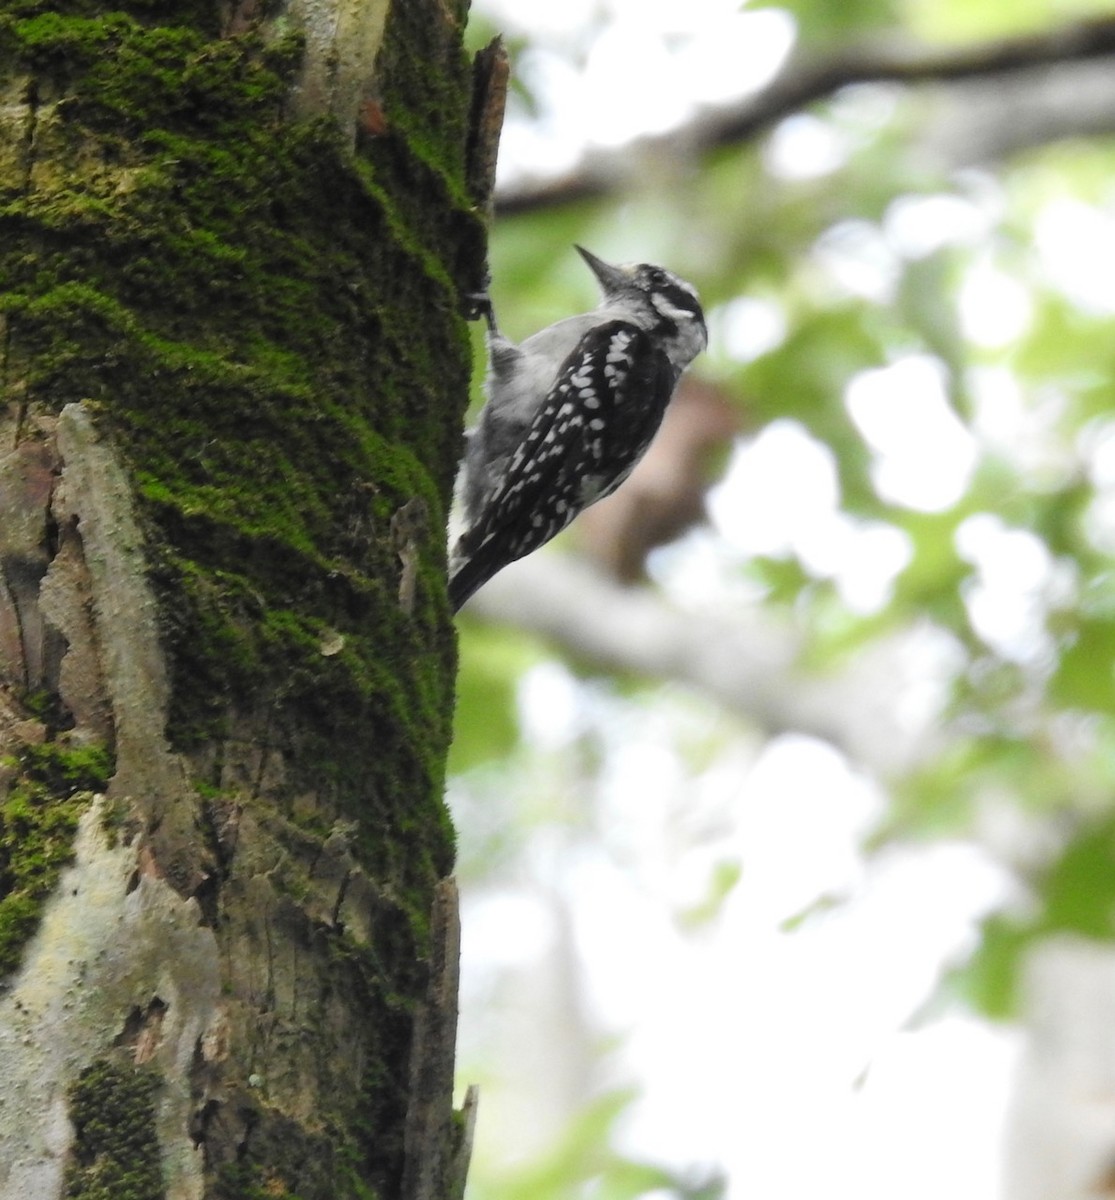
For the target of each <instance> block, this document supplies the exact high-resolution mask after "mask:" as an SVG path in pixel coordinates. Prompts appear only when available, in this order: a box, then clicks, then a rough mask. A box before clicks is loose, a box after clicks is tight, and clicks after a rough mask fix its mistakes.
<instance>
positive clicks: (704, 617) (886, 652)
mask: <svg viewBox="0 0 1115 1200" xmlns="http://www.w3.org/2000/svg"><path fill="white" fill-rule="evenodd" d="M466 611H467V612H468V613H469V614H471V615H473V616H477V617H480V618H481V619H484V620H492V621H498V622H500V623H504V624H507V625H511V626H514V627H517V628H519V629H523V630H526V631H528V632H530V633H535V634H539V635H541V636H543V637H545V638H548V639H550V640H552V641H553V642H555V643H557V644H558V645H560V646H561V647H563V648H564V649H565V650H567V651H568V652H569V653H571V654H572V655H573V656H574V657H576V658H580V659H581V660H582V661H587V662H590V663H593V664H595V665H598V666H599V667H601V668H602V669H607V670H613V671H621V672H628V673H633V674H636V675H644V676H650V677H652V678H659V679H669V680H676V681H678V682H680V683H684V684H687V685H689V686H691V687H693V688H695V689H697V690H698V691H700V692H703V693H704V694H705V695H707V696H709V697H710V698H711V699H713V700H715V701H716V702H718V703H720V704H723V705H724V706H725V707H726V708H728V709H730V710H732V711H735V712H737V713H740V714H741V715H743V716H744V717H745V718H746V719H747V720H749V721H751V722H753V723H754V724H756V725H758V726H759V727H760V728H761V729H763V730H764V731H765V732H767V733H769V734H776V733H783V732H796V733H806V734H811V735H813V736H815V737H818V738H822V739H823V740H825V741H828V742H831V743H832V744H833V745H835V746H838V747H839V748H840V749H842V750H844V751H845V753H847V754H848V755H849V757H850V758H852V759H853V760H854V761H855V762H857V763H859V764H860V765H862V766H864V767H866V768H868V769H869V770H871V771H874V772H875V773H877V774H879V775H889V774H892V773H900V772H903V771H905V770H908V769H910V768H911V767H913V766H915V765H916V764H917V763H919V762H924V761H926V759H927V758H928V757H930V756H931V755H932V754H933V753H934V752H937V751H939V750H940V749H941V746H942V744H943V742H944V741H946V740H947V737H948V735H947V734H943V733H942V732H941V731H940V730H939V729H937V727H936V724H935V722H936V718H937V716H938V711H937V708H938V706H937V704H936V703H935V701H934V698H933V697H931V696H927V681H928V680H929V678H930V677H931V676H933V674H934V670H935V668H934V667H933V666H931V665H929V662H939V661H940V660H939V657H938V656H937V655H936V650H935V648H934V647H933V646H930V645H927V643H928V641H929V640H930V639H928V638H926V637H919V635H918V633H917V631H916V630H914V631H908V632H906V633H903V634H899V635H896V636H894V637H891V638H888V639H883V640H881V641H879V642H878V643H876V644H874V645H872V646H871V647H870V648H869V649H865V650H864V651H863V652H861V653H860V654H859V655H858V656H856V657H855V658H854V659H850V660H849V661H848V663H847V664H846V665H844V666H842V667H841V668H839V669H837V670H833V671H832V672H830V673H828V674H820V673H816V672H812V673H811V672H808V671H806V670H805V669H804V668H803V667H802V666H801V664H800V661H799V660H800V658H801V655H802V652H803V650H804V644H803V639H802V637H801V635H800V634H799V632H798V631H797V630H796V629H795V628H794V626H793V624H792V623H791V622H790V621H789V620H780V619H779V618H778V617H776V616H774V615H772V614H770V613H768V612H764V611H762V610H761V609H759V608H758V607H757V606H755V607H740V608H738V609H737V610H735V611H732V612H725V611H722V610H721V611H717V612H714V613H707V612H700V613H694V612H685V611H682V610H680V609H678V608H675V607H672V606H671V605H670V604H668V603H667V602H666V601H665V600H664V599H663V598H662V597H661V596H660V595H659V594H657V593H655V592H654V591H652V590H650V589H648V588H630V587H622V586H620V585H618V584H616V583H614V582H613V581H612V580H610V579H609V578H608V577H606V576H605V575H603V574H602V573H600V572H599V571H597V570H596V569H595V568H593V567H591V566H590V565H589V564H588V563H587V562H586V561H585V560H584V559H580V558H577V557H575V556H573V555H563V556H559V555H557V554H536V555H533V556H532V557H530V558H526V559H520V560H519V561H518V562H515V563H512V564H511V565H510V566H509V567H507V568H506V569H504V570H503V571H501V572H500V574H499V575H497V576H496V577H495V578H494V579H493V580H492V581H491V582H490V583H488V584H485V586H484V588H483V589H482V590H481V591H480V592H478V593H477V595H476V596H475V598H474V599H473V600H471V601H470V602H469V605H468V608H467V609H466ZM927 659H928V662H927ZM929 690H932V689H929ZM918 696H920V699H917V698H916V697H918Z"/></svg>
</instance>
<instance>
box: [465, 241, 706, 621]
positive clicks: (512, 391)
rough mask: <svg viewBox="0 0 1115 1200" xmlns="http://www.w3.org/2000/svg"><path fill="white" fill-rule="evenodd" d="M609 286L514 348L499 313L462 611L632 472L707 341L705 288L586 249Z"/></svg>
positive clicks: (473, 472) (472, 435)
mask: <svg viewBox="0 0 1115 1200" xmlns="http://www.w3.org/2000/svg"><path fill="white" fill-rule="evenodd" d="M575 248H576V250H577V252H578V253H579V254H580V256H581V257H582V258H583V259H584V260H585V262H586V263H587V264H588V267H589V269H590V270H591V271H592V273H593V274H594V275H595V276H596V279H597V281H598V283H599V284H600V288H601V291H602V293H603V297H602V299H601V302H600V305H599V306H598V307H597V308H596V309H595V310H594V311H592V312H589V313H583V314H581V315H579V316H575V317H566V318H565V319H564V320H562V321H558V322H557V323H556V324H554V325H550V326H548V327H547V328H546V329H543V330H541V331H540V332H538V333H536V334H534V335H533V336H531V337H529V338H527V339H526V341H524V342H522V343H520V344H519V345H515V344H514V343H513V342H511V341H509V340H508V339H507V338H505V337H504V336H503V334H501V333H500V331H499V329H498V327H497V325H496V321H495V316H494V313H493V311H492V306H491V303H490V301H488V300H487V298H486V297H485V298H483V303H482V308H483V311H484V313H485V315H486V317H487V320H488V377H487V380H486V383H485V391H486V394H487V403H486V404H485V405H484V408H483V410H482V412H481V413H480V418H479V420H478V421H477V423H476V426H475V427H474V428H473V429H471V430H470V431H469V432H468V433H467V434H466V439H467V441H466V448H465V454H464V458H463V460H462V462H461V469H460V472H459V474H458V477H457V487H456V497H457V505H458V508H459V510H460V518H461V522H462V526H463V528H462V532H461V533H460V535H459V537H457V538H456V540H455V542H454V544H453V546H452V548H451V552H450V564H449V565H450V580H449V596H450V600H451V602H452V604H453V610H454V612H456V611H457V610H458V609H459V608H460V607H461V605H462V604H464V602H465V601H466V600H467V599H468V598H469V597H470V596H471V595H472V594H473V592H475V591H476V590H477V588H479V587H480V586H481V585H483V584H484V583H486V582H487V581H488V580H489V579H491V577H492V576H493V575H495V574H496V572H497V571H500V570H502V568H503V567H505V566H506V565H507V564H508V563H510V562H514V561H515V559H517V558H522V557H523V556H524V555H527V554H529V553H530V552H531V551H532V550H537V549H538V547H539V546H542V545H544V544H545V543H546V542H548V541H549V540H550V538H552V537H553V536H554V535H555V534H557V533H560V532H561V530H563V529H564V528H565V527H566V526H567V525H568V524H569V522H570V521H572V520H573V518H574V517H575V516H576V515H577V514H578V513H579V512H580V511H581V510H582V509H584V508H587V507H588V506H589V505H590V504H594V503H595V502H596V501H597V500H602V499H603V498H604V497H605V496H607V495H610V494H611V493H612V492H614V491H615V490H616V488H617V487H619V485H620V484H621V483H622V482H623V481H624V480H625V479H626V478H627V476H628V475H630V473H631V471H632V469H633V468H634V466H635V464H636V463H637V462H638V461H639V459H640V458H641V457H642V456H643V453H644V452H645V451H646V449H647V447H648V446H649V445H650V441H651V439H652V438H653V437H654V434H655V433H656V431H657V430H658V426H659V424H660V423H661V421H662V416H663V414H664V413H665V411H666V405H667V404H668V403H669V401H670V397H671V396H672V395H673V392H674V388H675V387H676V386H677V382H678V380H679V379H680V378H681V374H682V372H683V371H684V370H685V368H686V367H687V366H688V365H689V364H690V362H692V361H693V359H694V358H695V357H696V356H697V355H698V354H699V353H700V352H701V351H702V350H703V349H704V348H705V347H706V346H707V345H708V330H707V328H706V326H705V318H704V314H703V312H702V311H701V302H700V300H699V299H698V297H697V292H696V289H695V288H694V287H693V286H692V285H691V284H688V283H686V282H685V280H683V279H679V278H678V276H676V275H673V274H671V273H670V272H669V271H667V270H665V269H663V268H662V267H656V266H653V265H651V264H650V263H638V264H629V265H623V266H612V265H611V264H609V263H606V262H604V261H603V260H601V259H599V258H597V257H596V255H595V254H591V253H590V252H589V251H588V250H585V249H584V248H583V247H581V246H577V247H575Z"/></svg>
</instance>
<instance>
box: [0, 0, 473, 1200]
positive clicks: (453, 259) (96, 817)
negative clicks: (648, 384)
mask: <svg viewBox="0 0 1115 1200" xmlns="http://www.w3.org/2000/svg"><path fill="white" fill-rule="evenodd" d="M466 7H467V5H466V3H465V0H406V2H405V3H403V2H402V0H399V2H396V3H391V2H390V0H286V2H284V3H270V4H261V3H258V2H257V0H241V2H240V3H239V4H232V3H224V2H218V0H192V2H187V0H175V2H173V3H171V2H170V0H167V2H165V3H162V2H159V0H132V2H130V3H127V2H125V3H117V4H114V5H111V6H109V5H105V6H99V5H96V4H92V3H68V4H60V3H55V4H48V3H37V2H35V0H20V2H18V3H15V2H14V3H10V4H9V5H7V6H6V11H5V12H3V13H0V92H2V99H0V281H2V289H0V322H2V324H0V387H2V388H3V391H4V398H5V409H4V416H3V423H2V427H0V438H2V441H0V567H2V586H0V671H2V679H0V753H2V754H3V755H4V758H3V766H2V772H3V778H2V780H0V782H2V783H3V785H4V787H5V789H6V796H4V798H3V799H2V800H0V972H2V974H3V979H4V983H3V990H2V992H0V1062H2V1063H3V1067H2V1069H0V1196H2V1197H4V1198H5V1200H8V1198H10V1200H15V1198H17V1197H18V1198H20V1200H22V1198H24V1197H43V1198H47V1197H56V1196H62V1195H67V1196H81V1197H94V1196H96V1197H109V1196H111V1197H114V1198H118V1197H126V1198H127V1200H142V1198H145V1197H162V1196H166V1197H172V1198H175V1200H177V1198H179V1197H181V1198H186V1197H189V1198H191V1200H194V1198H200V1197H207V1198H208V1197H229V1198H231V1197H248V1196H260V1195H268V1196H285V1195H290V1196H294V1195H297V1196H298V1197H300V1198H301V1200H311V1198H317V1197H320V1198H321V1200H326V1198H328V1200H333V1198H335V1197H349V1196H351V1197H364V1198H366V1197H370V1196H377V1197H380V1198H381V1200H386V1198H389V1197H396V1196H407V1197H426V1196H430V1197H433V1196H438V1197H442V1196H451V1195H454V1194H459V1193H460V1190H461V1188H462V1187H463V1174H462V1167H461V1159H462V1143H463V1135H462V1133H461V1132H460V1125H459V1122H457V1121H455V1120H454V1119H453V1114H452V1111H451V1088H452V1039H453V1026H454V1021H455V1012H456V1009H455V1005H456V975H455V971H456V956H455V945H456V942H455V938H456V910H455V892H454V890H453V887H452V884H451V881H449V880H448V879H447V876H448V874H449V872H450V870H451V867H452V862H453V835H452V829H451V827H450V823H449V820H448V817H447V815H446V812H445V809H444V807H443V803H442V784H443V770H444V760H445V754H446V751H447V746H448V742H449V737H450V720H451V710H452V701H453V679H454V672H455V641H454V636H453V630H452V623H451V616H450V612H449V609H448V606H447V603H446V599H445V593H444V536H443V530H444V516H445V511H446V506H447V504H448V500H449V492H450V487H451V482H452V476H453V472H454V467H455V462H456V458H457V450H458V439H459V428H460V418H461V416H462V414H463V411H464V407H465V404H466V402H467V381H468V375H469V361H468V360H469V343H468V338H467V336H466V329H465V324H464V319H463V314H462V306H461V303H460V299H459V297H460V295H461V294H462V293H466V292H468V291H471V290H475V289H476V287H477V285H478V283H479V282H480V281H481V280H482V278H483V259H484V241H485V229H484V221H483V212H484V205H485V202H486V199H487V197H486V195H485V194H483V193H484V189H485V187H489V186H490V180H487V181H485V180H484V179H483V178H481V175H482V173H479V174H478V171H477V168H476V161H477V158H478V156H480V157H481V158H483V157H484V155H486V154H489V152H490V146H488V147H485V146H483V145H480V144H478V142H479V141H482V140H483V139H482V137H481V138H479V139H478V135H477V134H475V133H474V132H472V131H471V130H470V113H472V114H473V121H474V123H475V115H476V114H477V113H483V114H485V119H486V120H488V122H489V124H490V123H491V114H492V111H493V104H494V101H493V100H492V99H491V98H490V97H487V96H485V95H484V94H480V95H479V96H477V95H474V90H475V89H474V82H473V71H472V70H471V69H470V66H469V64H468V62H467V61H466V58H465V56H464V53H463V50H462V33H463V25H464V20H465V14H466ZM477 77H478V78H479V79H481V81H482V82H483V81H484V80H485V79H488V78H489V77H490V72H489V73H488V74H487V75H484V74H483V73H481V74H479V75H478V76H477ZM487 136H488V137H489V139H490V136H491V135H490V132H489V134H488V135H487Z"/></svg>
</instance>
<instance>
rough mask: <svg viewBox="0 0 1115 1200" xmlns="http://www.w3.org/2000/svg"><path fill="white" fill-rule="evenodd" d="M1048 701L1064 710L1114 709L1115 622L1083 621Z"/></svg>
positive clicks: (1064, 653)
mask: <svg viewBox="0 0 1115 1200" xmlns="http://www.w3.org/2000/svg"><path fill="white" fill-rule="evenodd" d="M1049 699H1050V700H1051V701H1052V702H1053V703H1054V704H1057V705H1061V706H1062V707H1064V708H1086V709H1094V710H1096V711H1098V712H1111V711H1112V710H1113V709H1115V620H1111V619H1108V618H1097V619H1091V620H1084V621H1083V622H1082V623H1081V624H1080V625H1079V626H1078V627H1077V630H1076V637H1075V640H1074V641H1073V642H1072V644H1071V645H1070V646H1069V647H1068V648H1067V649H1065V650H1064V651H1062V653H1061V659H1060V662H1059V663H1058V664H1057V670H1056V671H1055V672H1054V674H1053V678H1052V679H1051V680H1050V682H1049Z"/></svg>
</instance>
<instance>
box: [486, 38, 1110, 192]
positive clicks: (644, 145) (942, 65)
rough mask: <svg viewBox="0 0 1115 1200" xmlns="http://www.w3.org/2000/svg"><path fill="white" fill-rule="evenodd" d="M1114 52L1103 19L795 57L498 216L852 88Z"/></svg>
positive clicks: (699, 147) (750, 134)
mask: <svg viewBox="0 0 1115 1200" xmlns="http://www.w3.org/2000/svg"><path fill="white" fill-rule="evenodd" d="M1108 55H1115V17H1097V18H1095V19H1092V20H1088V21H1080V22H1075V23H1073V24H1071V25H1065V26H1062V27H1061V28H1059V29H1054V30H1051V31H1049V32H1046V33H1043V34H1034V35H1030V36H1025V37H1013V38H1004V39H1001V40H998V41H994V42H984V43H981V44H980V45H977V46H971V47H963V48H960V49H953V50H947V51H946V50H938V49H910V48H905V49H895V47H894V46H883V45H879V44H867V45H862V46H851V47H848V48H846V49H844V50H841V51H838V52H835V53H833V54H831V55H830V56H828V57H826V58H820V59H814V60H812V61H810V60H808V59H801V58H799V59H794V60H791V61H790V63H789V64H788V65H787V66H786V68H785V69H784V70H783V71H782V73H781V74H780V75H779V76H778V77H777V78H776V79H775V80H774V81H773V82H772V83H771V84H769V86H767V87H766V88H764V89H763V90H762V91H760V92H758V93H756V94H755V95H752V96H749V97H747V98H746V99H743V100H740V101H738V102H736V103H734V104H732V105H727V106H722V107H719V108H715V109H710V110H707V111H705V112H703V113H701V114H699V115H698V116H697V117H695V118H694V119H693V120H692V121H690V122H689V123H688V124H686V125H684V126H682V127H680V128H678V129H675V130H673V131H672V132H671V133H668V134H664V135H662V136H659V137H653V138H649V137H648V138H642V139H639V140H638V141H637V142H635V143H632V144H631V145H630V146H629V147H628V148H627V149H626V150H621V151H620V152H618V153H616V152H614V151H609V152H596V153H589V154H587V155H586V156H585V157H584V159H583V160H582V161H581V163H580V165H579V166H578V167H576V168H575V169H574V170H572V171H571V172H569V173H567V174H565V175H562V176H558V177H556V178H552V179H543V180H536V181H531V182H527V183H524V184H519V185H516V186H514V187H509V188H502V189H500V190H499V191H498V192H497V194H496V212H497V214H498V215H500V216H512V215H515V214H518V213H525V212H531V211H533V210H535V209H539V208H547V207H552V206H555V205H558V204H568V203H572V202H574V201H577V200H589V199H599V198H601V197H603V196H606V195H608V194H610V193H612V192H614V191H617V190H618V189H619V188H620V187H621V186H622V185H623V183H624V181H625V180H626V179H627V178H628V176H629V175H631V174H632V173H633V172H634V171H635V170H636V169H637V165H638V164H642V163H644V162H645V161H646V158H647V157H657V156H659V155H661V156H678V157H692V156H694V155H698V154H701V153H703V152H705V151H709V150H714V149H716V148H718V147H722V146H730V145H737V144H739V143H741V142H746V141H748V140H749V139H751V138H754V137H756V136H757V135H758V134H760V133H762V132H763V131H764V130H766V129H769V128H770V127H771V126H773V125H775V124H776V123H777V122H778V121H780V120H782V119H783V118H784V117H787V116H789V115H790V114H792V113H795V112H798V111H799V110H800V109H802V108H805V107H806V106H807V105H809V104H812V103H814V102H816V101H818V100H822V99H825V98H826V97H829V96H832V95H834V94H835V93H836V92H838V91H840V90H841V89H842V88H845V87H849V86H851V85H853V84H858V83H903V84H920V83H944V82H959V81H964V80H971V79H991V78H994V77H996V76H1000V77H1003V76H1006V77H1009V76H1011V75H1014V74H1016V73H1018V72H1024V71H1027V70H1032V69H1033V68H1040V67H1050V66H1058V65H1063V64H1066V63H1074V62H1084V61H1088V60H1094V59H1098V58H1103V57H1106V56H1108Z"/></svg>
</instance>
